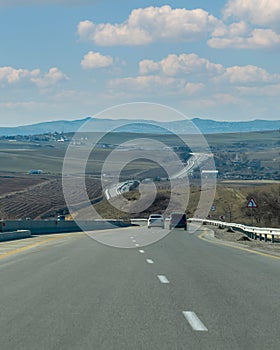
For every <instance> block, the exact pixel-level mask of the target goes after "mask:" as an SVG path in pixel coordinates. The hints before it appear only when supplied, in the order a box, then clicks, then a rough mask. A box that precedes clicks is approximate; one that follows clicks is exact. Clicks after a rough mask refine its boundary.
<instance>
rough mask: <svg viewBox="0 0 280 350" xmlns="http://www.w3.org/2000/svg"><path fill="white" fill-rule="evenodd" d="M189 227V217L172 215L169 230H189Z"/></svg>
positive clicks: (183, 214) (177, 214) (182, 214)
mask: <svg viewBox="0 0 280 350" xmlns="http://www.w3.org/2000/svg"><path fill="white" fill-rule="evenodd" d="M187 225H188V224H187V215H186V214H185V213H171V214H170V222H169V230H172V229H173V228H183V229H184V230H187Z"/></svg>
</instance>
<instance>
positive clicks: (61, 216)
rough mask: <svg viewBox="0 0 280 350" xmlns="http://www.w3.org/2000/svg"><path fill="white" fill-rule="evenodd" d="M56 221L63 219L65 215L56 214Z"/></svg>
mask: <svg viewBox="0 0 280 350" xmlns="http://www.w3.org/2000/svg"><path fill="white" fill-rule="evenodd" d="M57 221H65V215H58V217H57Z"/></svg>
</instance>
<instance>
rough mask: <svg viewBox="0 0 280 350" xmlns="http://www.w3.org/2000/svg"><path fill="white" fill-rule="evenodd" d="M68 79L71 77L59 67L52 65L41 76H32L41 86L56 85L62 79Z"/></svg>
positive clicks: (32, 79)
mask: <svg viewBox="0 0 280 350" xmlns="http://www.w3.org/2000/svg"><path fill="white" fill-rule="evenodd" d="M68 79H69V78H68V77H67V76H66V75H65V74H63V73H62V72H61V71H60V70H59V69H58V68H56V67H52V68H50V69H49V71H48V73H46V74H44V75H42V76H40V77H36V78H31V81H32V82H33V83H35V84H36V85H37V86H38V87H39V88H48V87H50V86H53V85H56V84H57V83H58V82H60V81H63V80H68Z"/></svg>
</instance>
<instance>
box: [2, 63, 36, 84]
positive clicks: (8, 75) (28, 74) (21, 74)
mask: <svg viewBox="0 0 280 350" xmlns="http://www.w3.org/2000/svg"><path fill="white" fill-rule="evenodd" d="M39 74H40V69H34V70H32V71H30V70H27V69H22V68H19V69H16V68H13V67H9V66H6V67H0V82H1V83H8V84H14V83H17V82H19V81H20V80H23V79H32V78H34V77H37V76H39Z"/></svg>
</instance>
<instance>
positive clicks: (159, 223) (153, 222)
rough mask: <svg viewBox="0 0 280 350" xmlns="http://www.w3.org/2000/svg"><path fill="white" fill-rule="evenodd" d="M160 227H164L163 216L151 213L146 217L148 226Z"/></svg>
mask: <svg viewBox="0 0 280 350" xmlns="http://www.w3.org/2000/svg"><path fill="white" fill-rule="evenodd" d="M151 227H161V228H164V218H163V216H162V215H160V214H151V215H150V216H149V219H148V228H151Z"/></svg>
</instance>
